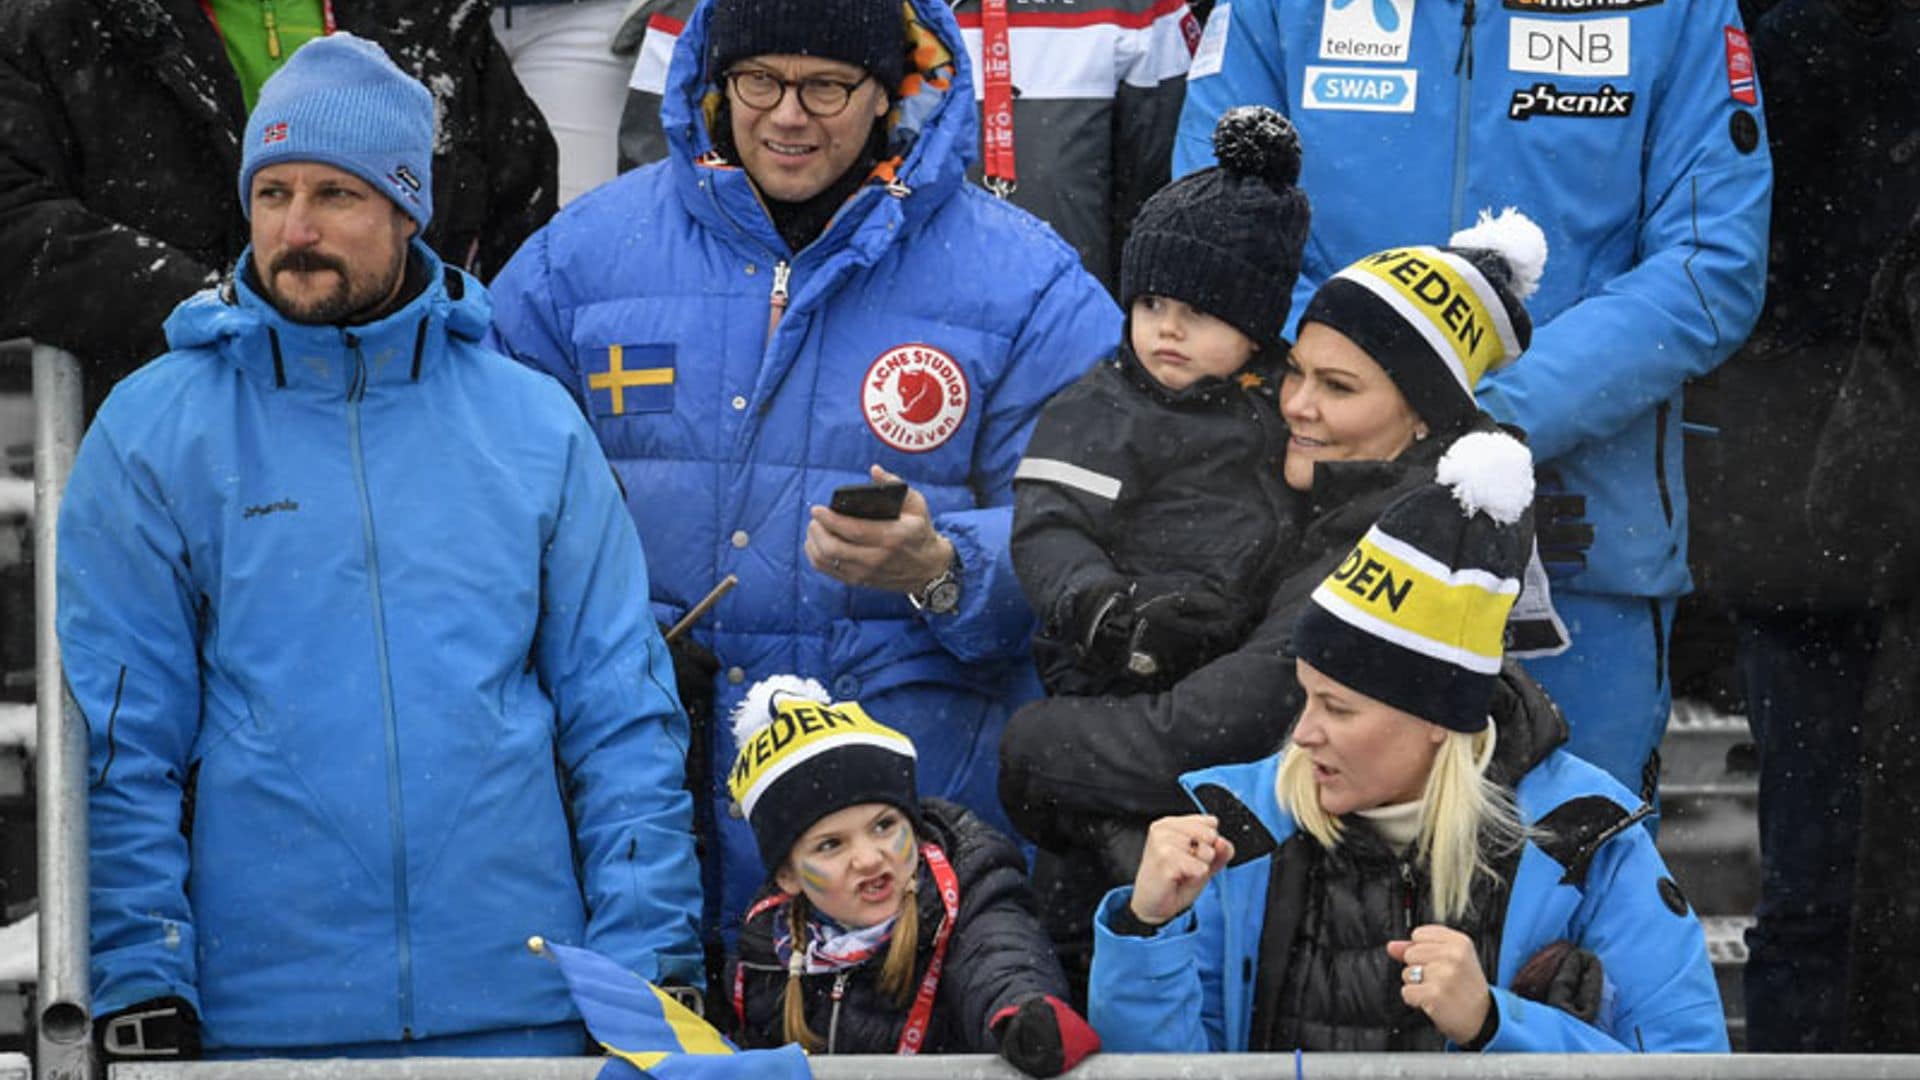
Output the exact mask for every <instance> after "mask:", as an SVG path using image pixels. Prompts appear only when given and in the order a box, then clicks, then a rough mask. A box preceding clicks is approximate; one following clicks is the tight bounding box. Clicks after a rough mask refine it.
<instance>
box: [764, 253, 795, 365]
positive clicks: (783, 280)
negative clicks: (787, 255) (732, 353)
mask: <svg viewBox="0 0 1920 1080" xmlns="http://www.w3.org/2000/svg"><path fill="white" fill-rule="evenodd" d="M792 277H793V266H792V264H790V263H788V262H787V260H785V259H780V260H777V261H775V262H774V264H773V292H772V294H771V295H769V296H768V297H767V345H772V344H773V332H774V331H775V330H778V329H779V328H780V316H782V315H785V314H786V313H787V281H788V279H790V278H792ZM762 348H763V349H764V348H765V346H762Z"/></svg>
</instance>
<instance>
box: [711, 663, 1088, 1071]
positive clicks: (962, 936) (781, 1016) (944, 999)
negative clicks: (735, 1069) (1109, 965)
mask: <svg viewBox="0 0 1920 1080" xmlns="http://www.w3.org/2000/svg"><path fill="white" fill-rule="evenodd" d="M733 729H734V739H735V741H736V742H737V743H738V744H739V746H740V752H739V755H738V756H737V758H736V759H735V763H734V766H733V771H732V773H731V774H730V776H729V778H728V788H729V790H730V791H731V792H732V795H733V799H734V802H735V803H736V804H737V805H738V806H739V807H740V809H741V812H742V813H743V814H744V815H745V816H746V819H747V824H748V825H749V826H750V827H751V828H752V829H753V836H754V840H755V842H756V843H757V844H758V846H759V849H760V857H761V860H762V861H763V862H764V863H765V864H766V867H767V872H768V875H769V877H770V879H771V880H770V881H769V882H768V884H767V887H766V888H765V889H763V890H762V891H761V894H760V897H759V899H758V900H757V901H756V902H755V903H754V905H753V906H752V907H751V908H750V909H748V911H747V915H746V919H745V923H744V925H743V926H742V927H741V931H740V939H739V942H738V948H737V952H736V953H735V957H734V960H733V963H732V964H731V965H730V968H731V970H730V973H729V974H730V978H729V979H728V986H727V987H726V992H729V993H730V994H731V995H732V1001H733V1011H734V1018H735V1020H736V1022H737V1023H738V1025H739V1028H738V1031H737V1041H738V1042H739V1044H740V1045H741V1046H743V1047H766V1046H779V1045H782V1044H785V1043H789V1042H798V1043H800V1044H801V1045H803V1046H805V1047H806V1049H807V1051H808V1052H809V1053H826V1054H894V1053H899V1054H914V1053H929V1054H978V1053H996V1052H997V1053H999V1054H1000V1055H1001V1056H1002V1057H1004V1058H1006V1059H1007V1061H1008V1062H1009V1063H1011V1064H1012V1065H1013V1066H1014V1067H1016V1068H1018V1069H1020V1070H1022V1071H1023V1072H1025V1073H1027V1074H1028V1075H1030V1076H1054V1075H1057V1074H1059V1073H1061V1072H1064V1071H1066V1070H1067V1069H1071V1068H1073V1067H1074V1065H1076V1064H1078V1063H1079V1062H1080V1060H1081V1059H1082V1058H1084V1057H1086V1056H1087V1055H1088V1054H1091V1053H1093V1052H1094V1051H1096V1050H1098V1049H1099V1045H1100V1042H1099V1039H1098V1037H1097V1036H1095V1035H1094V1033H1093V1030H1092V1029H1091V1028H1089V1027H1088V1026H1087V1023H1086V1021H1085V1020H1083V1019H1081V1018H1080V1015H1079V1014H1078V1013H1076V1012H1074V1011H1073V1009H1072V1008H1070V1007H1069V1006H1068V1005H1067V1004H1066V1002H1065V1001H1064V1000H1063V999H1064V998H1065V996H1066V993H1067V986H1066V977H1065V976H1064V975H1062V974H1061V971H1060V964H1059V961H1057V960H1055V959H1054V955H1053V948H1052V943H1051V942H1050V941H1049V940H1048V938H1047V935H1046V933H1045V932H1044V931H1042V930H1041V929H1040V924H1039V922H1038V920H1037V918H1036V917H1035V914H1034V903H1033V896H1032V893H1031V892H1030V891H1029V890H1028V888H1027V880H1026V870H1027V867H1026V860H1025V859H1024V858H1023V857H1022V856H1021V853H1020V849H1019V848H1017V847H1015V846H1014V843H1013V841H1012V840H1009V839H1008V838H1007V837H1006V836H1005V835H1003V834H1001V833H999V832H997V831H995V830H994V828H993V827H992V826H990V825H988V824H987V823H986V822H984V821H982V820H980V819H979V818H978V817H975V816H974V815H973V813H972V812H971V811H968V810H966V809H964V808H963V807H960V806H958V805H956V804H954V803H950V802H946V801H944V800H941V799H924V800H923V799H921V798H920V797H919V796H918V794H917V793H916V791H915V788H914V759H915V753H914V747H913V742H912V741H911V740H909V739H908V738H907V737H906V736H905V735H902V734H900V733H899V732H898V731H895V730H893V729H892V728H889V727H886V726H884V725H882V724H879V723H877V722H875V721H874V720H873V718H872V717H869V716H868V715H867V714H866V712H865V711H864V710H863V709H861V707H860V705H859V704H858V703H857V702H851V701H842V702H830V701H829V700H828V697H827V692H826V691H825V690H824V689H823V688H822V687H821V686H820V684H819V683H816V682H814V681H812V680H810V679H799V678H795V677H793V676H775V677H774V678H771V679H768V680H766V681H764V682H762V683H759V684H757V685H756V686H754V687H753V689H752V690H750V691H748V693H747V696H746V698H745V699H743V700H742V702H741V704H740V705H739V707H738V708H737V709H736V710H735V711H734V720H733Z"/></svg>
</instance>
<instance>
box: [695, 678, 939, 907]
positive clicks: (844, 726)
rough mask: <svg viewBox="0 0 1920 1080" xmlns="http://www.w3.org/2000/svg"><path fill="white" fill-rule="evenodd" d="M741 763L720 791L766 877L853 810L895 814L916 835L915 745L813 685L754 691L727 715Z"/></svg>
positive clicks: (758, 686)
mask: <svg viewBox="0 0 1920 1080" xmlns="http://www.w3.org/2000/svg"><path fill="white" fill-rule="evenodd" d="M733 739H734V742H735V744H736V745H738V746H739V748H740V750H739V753H738V754H737V755H736V756H735V758H734V762H733V771H732V772H731V773H729V774H728V776H727V790H728V791H729V792H730V793H731V794H732V795H733V801H734V802H735V803H736V804H738V805H739V807H740V812H741V813H742V814H743V815H744V816H745V817H746V819H747V825H748V826H749V827H750V828H752V829H753V838H754V842H755V843H756V844H757V845H758V846H759V848H760V861H761V863H762V864H764V865H765V866H766V868H767V870H768V871H769V872H772V871H773V870H775V869H777V868H778V867H779V866H780V865H781V864H783V863H785V862H786V860H787V853H788V852H789V851H791V850H792V848H793V845H794V842H795V841H796V840H798V839H799V838H800V836H801V835H802V834H803V833H805V832H806V831H807V830H808V829H809V828H811V827H812V826H813V823H814V822H816V821H819V820H820V819H821V818H823V817H826V816H827V815H828V814H832V813H835V812H837V811H840V810H844V809H846V808H847V807H849V806H858V805H860V804H861V803H874V802H877V803H886V804H888V805H890V806H897V807H899V808H900V810H901V811H902V812H903V813H905V814H906V815H907V817H908V819H909V820H911V821H912V822H913V823H914V827H915V829H916V831H918V830H920V799H919V795H918V791H917V788H916V787H915V780H914V760H915V758H916V756H917V755H916V754H915V752H914V748H913V740H911V739H909V738H907V737H906V736H905V735H902V734H901V733H900V732H898V731H895V730H893V729H892V728H890V727H887V726H886V725H884V724H881V723H879V722H877V721H875V720H874V719H873V718H872V717H870V716H868V715H867V713H866V710H865V709H862V708H861V707H860V704H859V703H858V702H854V701H837V702H836V701H831V700H829V697H828V694H827V691H826V688H824V687H822V686H821V685H820V684H819V683H817V682H815V681H814V680H812V679H802V678H799V677H797V676H793V675H776V676H773V677H772V678H769V679H766V680H763V681H761V682H758V683H755V684H754V686H753V688H752V689H750V690H748V691H747V696H746V697H745V698H743V699H741V702H740V704H739V705H737V706H735V707H734V710H733Z"/></svg>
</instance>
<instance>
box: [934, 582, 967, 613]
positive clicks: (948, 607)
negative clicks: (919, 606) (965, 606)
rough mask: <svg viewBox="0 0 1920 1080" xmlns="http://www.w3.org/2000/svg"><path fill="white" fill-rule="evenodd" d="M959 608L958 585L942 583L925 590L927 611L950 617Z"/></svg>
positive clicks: (955, 583) (956, 583)
mask: <svg viewBox="0 0 1920 1080" xmlns="http://www.w3.org/2000/svg"><path fill="white" fill-rule="evenodd" d="M959 607H960V583H959V582H957V581H942V582H940V583H939V584H937V585H935V586H934V587H933V588H931V589H928V590H927V610H928V611H931V612H933V613H934V614H935V615H951V614H953V613H954V612H955V611H957V610H958V609H959Z"/></svg>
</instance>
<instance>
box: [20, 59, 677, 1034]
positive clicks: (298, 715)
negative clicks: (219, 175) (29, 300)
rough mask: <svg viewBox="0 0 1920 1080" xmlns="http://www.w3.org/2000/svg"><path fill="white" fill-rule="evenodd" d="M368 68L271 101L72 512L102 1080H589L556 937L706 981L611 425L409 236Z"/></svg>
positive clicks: (308, 71) (111, 411)
mask: <svg viewBox="0 0 1920 1080" xmlns="http://www.w3.org/2000/svg"><path fill="white" fill-rule="evenodd" d="M433 138H434V102H433V98H432V96H431V95H429V94H428V93H427V91H426V90H425V89H424V88H423V87H422V86H421V85H420V84H419V83H417V82H415V81H413V80H412V79H410V78H408V77H407V76H406V75H404V74H403V73H402V72H401V71H400V70H399V69H398V68H396V67H394V65H393V64H392V63H391V62H390V61H389V60H388V59H387V57H386V55H385V54H383V53H382V52H381V51H380V49H379V48H378V47H377V46H375V45H372V44H369V43H368V42H365V41H362V40H360V39H357V38H353V37H350V36H347V35H344V34H342V35H335V36H333V37H330V38H322V39H316V40H315V41H313V42H311V43H309V44H307V45H305V46H304V47H302V48H301V49H300V51H299V52H298V53H296V54H295V55H294V57H293V58H292V59H291V60H290V61H289V62H288V63H287V64H286V66H285V67H283V68H282V69H281V70H280V71H279V72H278V73H276V74H275V75H274V76H273V77H271V78H270V79H268V80H267V82H266V84H265V85H264V87H263V88H262V90H261V94H260V98H259V102H258V105H257V107H256V108H255V110H254V113H253V116H252V119H251V121H250V122H249V124H248V128H247V133H246V145H245V148H244V152H243V157H242V164H241V173H240V190H241V194H242V196H243V198H244V203H243V205H244V207H245V209H246V213H247V217H248V232H249V235H250V237H251V240H252V243H251V244H250V245H249V246H248V247H247V248H246V250H245V251H244V252H242V254H241V255H240V257H239V261H238V264H237V265H236V266H235V268H234V272H233V273H232V275H231V276H230V277H229V278H228V279H227V280H226V281H225V282H224V283H223V285H222V286H221V287H220V288H218V289H208V290H206V291H203V292H201V293H199V294H198V295H196V296H193V297H192V298H190V299H188V300H187V301H186V302H185V303H183V304H181V305H180V306H179V307H178V308H176V309H175V310H174V312H173V315H172V316H171V317H170V318H169V319H168V320H167V338H168V342H169V345H170V346H171V348H172V351H171V352H169V353H167V354H166V355H164V356H162V357H161V358H160V359H158V360H155V361H153V362H152V363H150V364H148V365H147V366H145V367H143V368H141V369H140V370H139V371H137V372H135V373H133V374H132V375H130V376H128V377H127V378H126V379H124V380H122V381H121V382H120V384H119V385H118V386H117V387H116V388H115V389H114V391H113V393H112V394H111V395H110V396H109V397H108V398H107V401H106V403H105V404H104V405H103V406H101V409H100V411H99V414H98V416H97V417H96V419H95V420H94V423H93V426H92V427H91V428H90V429H89V430H88V432H87V436H86V439H85V440H84V441H83V442H82V444H81V447H80V451H79V454H78V455H77V457H76V460H75V464H74V468H73V475H72V479H71V482H70V484H69V486H68V488H67V494H66V498H65V501H64V504H63V505H62V507H61V517H60V530H61V533H60V535H61V546H60V556H59V575H60V601H59V613H58V621H59V628H60V635H61V642H62V645H63V647H64V648H65V649H67V650H68V651H67V652H65V653H64V654H63V655H64V658H65V661H66V672H65V673H66V676H67V681H68V685H69V687H70V688H71V692H72V695H73V700H74V702H75V703H76V705H77V706H78V708H79V709H80V710H81V711H82V712H83V713H84V714H85V715H86V716H87V717H88V718H89V720H90V721H91V722H90V724H89V730H90V731H91V732H92V733H93V734H94V736H95V738H94V740H93V741H92V743H91V745H90V753H91V761H92V778H91V783H90V784H89V785H88V792H87V794H88V800H89V801H88V807H89V815H90V830H89V872H90V875H91V882H90V885H91V895H90V900H91V904H92V908H91V910H92V923H91V930H92V942H91V944H92V976H93V979H92V989H93V1007H94V1011H95V1014H96V1021H95V1029H94V1030H95V1032H96V1034H97V1038H98V1040H99V1041H98V1049H99V1051H100V1053H101V1054H102V1055H103V1056H104V1057H105V1058H106V1059H107V1060H109V1061H114V1060H128V1059H172V1060H179V1059H183V1058H192V1057H195V1056H199V1055H200V1054H202V1053H204V1054H205V1055H206V1056H207V1057H218V1058H238V1057H313V1056H327V1057H332V1056H351V1057H360V1056H402V1055H416V1054H417V1055H441V1056H464V1055H517V1056H536V1057H537V1056H548V1055H562V1054H577V1053H580V1052H582V1051H583V1050H584V1049H585V1047H586V1037H585V1030H584V1029H583V1028H582V1027H581V1025H580V1021H579V1015H578V1013H577V1012H576V1011H575V1009H574V1007H573V1005H572V1003H571V1001H570V999H569V997H568V994H567V991H566V987H565V986H564V985H563V983H562V980H561V978H560V975H559V973H558V971H557V970H556V969H555V968H554V967H553V965H551V964H549V963H547V962H545V961H544V960H541V959H538V958H535V957H533V956H531V955H529V954H528V953H527V952H526V950H525V948H524V947H523V943H524V942H525V941H526V939H527V937H528V936H529V935H530V934H541V935H544V936H546V937H549V938H551V939H553V940H556V941H563V942H573V943H579V944H584V945H588V946H591V947H592V948H595V949H598V950H599V951H601V952H603V953H606V954H608V955H610V956H612V957H614V958H615V959H616V960H617V961H618V962H620V963H621V964H623V965H625V966H626V967H628V968H630V969H632V970H633V971H635V972H636V973H638V974H639V975H640V976H642V977H644V978H647V979H650V980H652V981H654V982H656V983H661V984H669V985H671V984H681V985H682V986H689V987H690V986H697V985H698V984H699V982H700V981H701V978H702V972H701V967H700V944H699V938H698V933H697V919H698V915H699V911H700V878H699V870H698V866H697V864H696V862H695V859H694V850H693V838H692V834H691V829H692V808H691V802H690V800H689V797H688V795H687V792H686V789H685V783H686V773H685V759H684V753H683V751H682V749H681V748H683V747H684V746H686V745H687V739H688V730H687V721H686V717H685V714H684V713H683V712H682V710H681V707H680V704H679V701H678V700H677V698H676V695H675V693H674V690H673V685H674V681H673V680H674V674H673V667H672V663H671V661H670V659H669V657H668V654H667V648H666V645H665V644H664V643H663V642H662V641H661V639H660V634H659V631H658V630H657V628H656V627H655V625H654V621H653V616H652V611H651V608H650V606H649V604H648V602H647V597H648V592H649V589H648V583H647V569H646V563H645V559H644V556H643V555H642V552H641V548H640V543H639V540H638V537H637V536H636V535H635V532H634V528H633V525H632V522H631V520H630V519H629V518H628V516H627V513H626V510H625V507H624V506H623V505H622V504H621V500H620V494H619V491H618V490H617V489H616V487H615V485H614V480H613V474H612V471H611V470H610V469H609V468H608V466H607V462H606V459H605V457H604V456H603V455H602V453H601V450H600V446H599V444H598V442H597V440H596V439H595V437H594V434H593V432H592V430H591V429H590V428H589V427H588V425H587V421H586V419H585V418H584V417H583V416H582V415H581V414H580V412H579V410H578V409H576V408H575V407H574V405H573V403H572V401H571V400H570V399H569V398H568V396H567V394H566V392H565V391H564V390H563V389H562V388H561V387H560V386H559V385H557V384H556V383H554V382H553V380H551V379H549V378H547V377H546V376H545V375H542V374H539V373H537V372H534V371H530V370H528V369H527V368H525V367H523V366H521V365H520V364H517V363H515V362H513V361H512V360H509V359H507V358H506V357H503V356H501V355H500V354H498V353H496V352H493V351H492V350H490V349H487V348H485V347H484V346H483V345H482V344H481V338H482V337H483V336H484V335H485V334H486V331H487V327H488V315H489V300H488V297H487V292H486V290H485V289H484V288H483V287H482V286H481V285H480V283H479V282H478V281H476V280H474V279H473V278H472V277H470V276H468V275H467V274H466V273H465V272H464V271H461V270H459V269H456V268H454V267H452V266H449V265H447V264H445V263H443V262H442V261H441V260H440V258H439V256H437V255H436V254H435V253H434V252H433V250H432V249H431V248H430V247H428V246H427V244H426V243H425V242H424V241H423V240H422V239H421V238H420V236H419V233H420V232H421V230H422V229H423V228H424V226H425V225H426V224H427V222H428V221H429V220H430V218H431V215H432V205H431V201H430V198H429V195H428V192H429V191H430V184H431V179H432V178H431V176H430V175H429V173H428V169H429V164H428V163H429V161H430V160H431V154H432V150H433Z"/></svg>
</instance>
